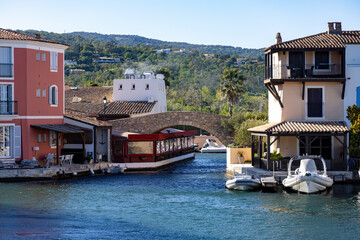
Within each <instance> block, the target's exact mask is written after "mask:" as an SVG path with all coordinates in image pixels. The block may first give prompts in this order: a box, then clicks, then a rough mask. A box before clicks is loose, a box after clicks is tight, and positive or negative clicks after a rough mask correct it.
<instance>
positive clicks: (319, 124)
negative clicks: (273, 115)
mask: <svg viewBox="0 0 360 240" xmlns="http://www.w3.org/2000/svg"><path fill="white" fill-rule="evenodd" d="M248 131H250V132H262V133H289V134H295V133H346V132H348V131H349V129H348V128H347V126H346V123H345V122H343V121H314V122H313V121H284V122H280V123H269V124H265V125H262V126H258V127H253V128H250V129H248Z"/></svg>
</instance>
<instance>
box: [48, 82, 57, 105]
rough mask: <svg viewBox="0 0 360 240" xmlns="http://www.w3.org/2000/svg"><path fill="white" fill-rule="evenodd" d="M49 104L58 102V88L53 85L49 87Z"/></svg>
mask: <svg viewBox="0 0 360 240" xmlns="http://www.w3.org/2000/svg"><path fill="white" fill-rule="evenodd" d="M49 104H50V105H57V104H58V88H57V86H55V85H53V86H51V87H50V88H49Z"/></svg>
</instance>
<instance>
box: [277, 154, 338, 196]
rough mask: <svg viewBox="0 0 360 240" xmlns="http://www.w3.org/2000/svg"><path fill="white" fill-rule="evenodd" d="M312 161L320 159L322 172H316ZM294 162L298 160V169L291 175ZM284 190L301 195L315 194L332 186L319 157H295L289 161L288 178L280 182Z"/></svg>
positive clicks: (331, 181)
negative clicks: (293, 191)
mask: <svg viewBox="0 0 360 240" xmlns="http://www.w3.org/2000/svg"><path fill="white" fill-rule="evenodd" d="M314 159H320V160H321V162H322V164H323V168H324V172H323V173H322V174H320V173H319V172H318V171H317V168H316V165H315V161H314ZM294 160H300V161H301V162H300V167H299V168H297V169H296V170H295V172H294V174H292V173H291V165H292V162H293V161H294ZM282 183H283V185H284V187H285V188H291V189H292V190H295V191H299V192H302V193H317V192H321V191H324V190H325V189H326V188H329V187H331V186H332V185H333V180H332V179H331V178H329V177H328V176H327V174H326V164H325V161H324V159H323V158H322V157H321V156H313V155H307V156H296V157H293V158H291V159H290V161H289V166H288V176H287V178H285V179H284V180H283V181H282Z"/></svg>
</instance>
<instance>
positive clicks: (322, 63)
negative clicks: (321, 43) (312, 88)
mask: <svg viewBox="0 0 360 240" xmlns="http://www.w3.org/2000/svg"><path fill="white" fill-rule="evenodd" d="M315 68H316V69H329V52H326V51H319V52H315Z"/></svg>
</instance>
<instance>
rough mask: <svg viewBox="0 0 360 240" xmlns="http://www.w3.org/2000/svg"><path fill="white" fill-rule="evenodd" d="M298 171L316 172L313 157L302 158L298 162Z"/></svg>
mask: <svg viewBox="0 0 360 240" xmlns="http://www.w3.org/2000/svg"><path fill="white" fill-rule="evenodd" d="M299 169H300V172H302V173H305V172H317V168H316V165H315V161H314V160H313V159H303V160H301V162H300V167H299Z"/></svg>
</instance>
